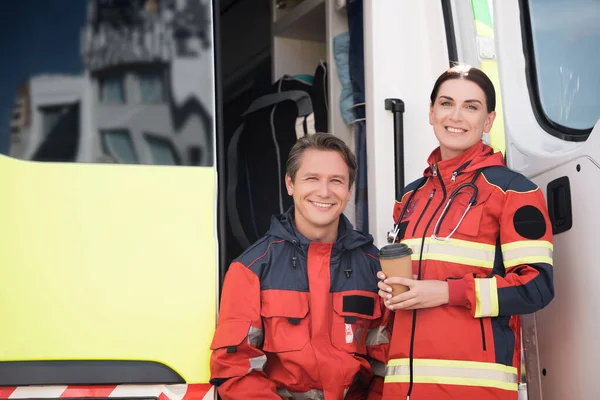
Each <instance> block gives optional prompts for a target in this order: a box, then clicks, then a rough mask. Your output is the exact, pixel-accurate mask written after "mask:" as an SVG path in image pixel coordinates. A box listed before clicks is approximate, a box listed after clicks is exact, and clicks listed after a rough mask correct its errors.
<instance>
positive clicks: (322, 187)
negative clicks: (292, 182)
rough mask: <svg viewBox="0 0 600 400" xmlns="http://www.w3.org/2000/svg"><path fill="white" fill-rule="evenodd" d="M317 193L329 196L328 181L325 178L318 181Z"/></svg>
mask: <svg viewBox="0 0 600 400" xmlns="http://www.w3.org/2000/svg"><path fill="white" fill-rule="evenodd" d="M318 193H319V196H321V197H329V182H327V180H326V179H323V180H322V181H321V182H320V184H319V190H318Z"/></svg>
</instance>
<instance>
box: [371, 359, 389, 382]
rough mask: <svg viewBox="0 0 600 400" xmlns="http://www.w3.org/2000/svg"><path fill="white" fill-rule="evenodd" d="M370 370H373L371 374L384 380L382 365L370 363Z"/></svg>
mask: <svg viewBox="0 0 600 400" xmlns="http://www.w3.org/2000/svg"><path fill="white" fill-rule="evenodd" d="M371 368H373V374H375V375H377V376H381V377H382V378H385V374H386V369H385V364H384V363H382V362H379V361H375V360H373V361H371Z"/></svg>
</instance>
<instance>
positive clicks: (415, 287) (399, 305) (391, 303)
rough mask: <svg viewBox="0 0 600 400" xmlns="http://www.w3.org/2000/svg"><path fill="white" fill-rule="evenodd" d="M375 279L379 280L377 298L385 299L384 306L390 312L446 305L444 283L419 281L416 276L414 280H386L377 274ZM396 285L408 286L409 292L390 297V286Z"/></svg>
mask: <svg viewBox="0 0 600 400" xmlns="http://www.w3.org/2000/svg"><path fill="white" fill-rule="evenodd" d="M377 277H378V278H379V279H381V281H380V282H379V284H378V286H379V289H380V290H379V296H381V297H383V298H384V299H385V306H386V307H387V308H389V309H390V310H414V309H418V308H431V307H437V306H441V305H444V304H448V299H449V292H448V283H447V282H445V281H436V280H425V281H419V280H416V276H413V278H415V279H408V278H400V277H391V278H386V276H385V274H384V273H383V272H379V273H377ZM396 284H399V285H404V286H408V288H409V290H408V291H406V292H404V293H402V294H399V295H398V296H395V297H392V294H391V293H392V288H391V286H390V285H396Z"/></svg>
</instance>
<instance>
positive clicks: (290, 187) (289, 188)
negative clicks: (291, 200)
mask: <svg viewBox="0 0 600 400" xmlns="http://www.w3.org/2000/svg"><path fill="white" fill-rule="evenodd" d="M285 188H286V189H287V192H288V194H289V195H290V196H292V195H293V194H294V182H292V178H290V176H289V175H288V174H285Z"/></svg>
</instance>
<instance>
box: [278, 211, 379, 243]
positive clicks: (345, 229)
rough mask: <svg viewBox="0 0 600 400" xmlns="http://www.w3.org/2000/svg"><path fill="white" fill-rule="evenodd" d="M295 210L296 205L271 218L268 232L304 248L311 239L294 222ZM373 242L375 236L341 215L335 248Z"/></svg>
mask: <svg viewBox="0 0 600 400" xmlns="http://www.w3.org/2000/svg"><path fill="white" fill-rule="evenodd" d="M294 215H295V210H294V206H292V207H290V208H289V209H288V210H287V211H286V212H285V213H284V214H281V215H279V216H273V217H272V218H271V227H270V228H269V231H268V232H267V234H268V235H272V236H275V237H278V238H280V239H284V240H285V241H287V242H291V243H294V244H296V245H299V246H300V247H303V248H308V245H309V244H310V242H311V241H310V240H309V239H308V238H306V237H305V236H304V235H302V234H301V233H300V232H299V231H298V229H297V228H296V224H295V223H294ZM369 243H373V237H372V236H371V235H368V234H363V233H361V232H358V231H355V230H354V227H353V226H352V223H351V222H350V221H349V220H348V218H346V216H345V215H344V214H341V215H340V223H339V225H338V237H337V240H336V242H335V243H334V244H333V249H334V250H339V251H342V250H344V249H346V250H349V249H353V248H357V247H360V246H363V245H365V244H369Z"/></svg>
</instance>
